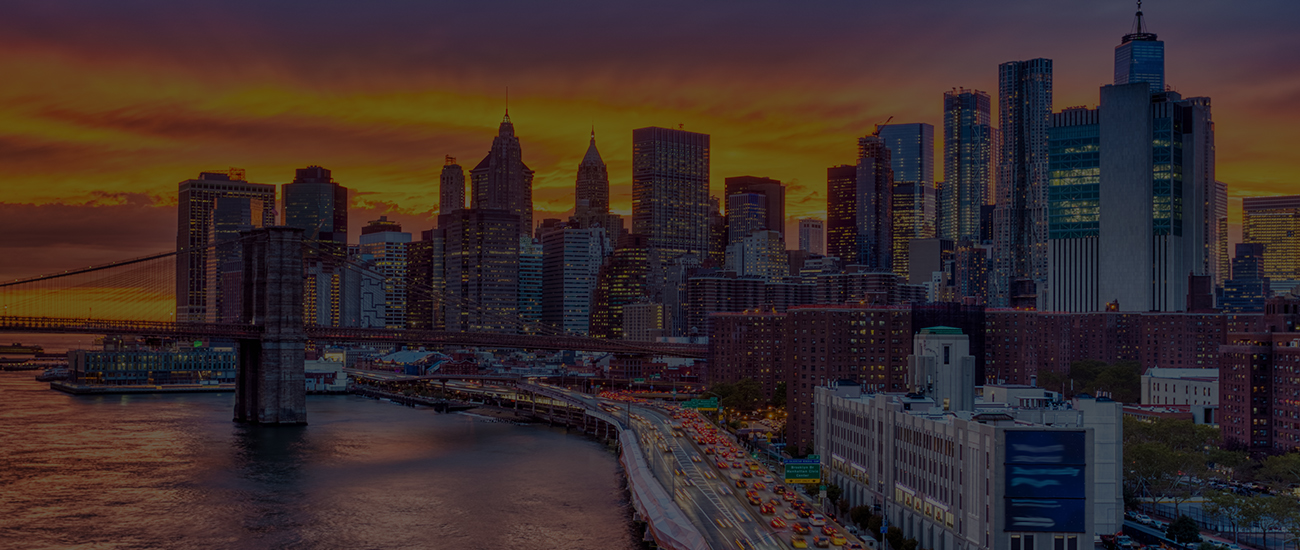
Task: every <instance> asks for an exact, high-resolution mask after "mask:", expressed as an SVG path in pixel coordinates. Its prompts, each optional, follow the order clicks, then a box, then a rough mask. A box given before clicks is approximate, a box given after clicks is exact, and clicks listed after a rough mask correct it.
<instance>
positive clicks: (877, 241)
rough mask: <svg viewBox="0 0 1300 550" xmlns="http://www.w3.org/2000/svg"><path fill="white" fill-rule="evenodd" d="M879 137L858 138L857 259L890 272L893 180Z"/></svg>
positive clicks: (886, 154) (858, 261)
mask: <svg viewBox="0 0 1300 550" xmlns="http://www.w3.org/2000/svg"><path fill="white" fill-rule="evenodd" d="M890 159H891V155H890V151H889V148H888V147H886V146H885V142H884V140H882V139H881V138H880V136H878V135H870V136H865V137H861V138H858V166H857V176H858V182H857V183H858V189H857V196H858V211H857V219H856V221H857V231H858V235H857V242H858V247H857V252H858V254H857V259H856V260H854V262H853V263H856V264H858V265H863V266H866V267H867V268H868V269H870V270H872V271H882V272H883V271H891V270H892V269H893V254H894V244H893V243H894V238H893V234H894V176H893V173H894V171H893V169H892V168H891V167H890V164H891V162H892V161H891V160H890Z"/></svg>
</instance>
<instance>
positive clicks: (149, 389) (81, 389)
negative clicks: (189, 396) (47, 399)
mask: <svg viewBox="0 0 1300 550" xmlns="http://www.w3.org/2000/svg"><path fill="white" fill-rule="evenodd" d="M50 389H52V390H59V391H61V392H64V393H70V394H72V395H115V394H136V393H221V392H232V391H235V385H234V384H214V385H204V386H200V385H198V384H194V385H180V384H177V385H162V386H105V385H100V384H74V383H72V382H65V381H56V382H50Z"/></svg>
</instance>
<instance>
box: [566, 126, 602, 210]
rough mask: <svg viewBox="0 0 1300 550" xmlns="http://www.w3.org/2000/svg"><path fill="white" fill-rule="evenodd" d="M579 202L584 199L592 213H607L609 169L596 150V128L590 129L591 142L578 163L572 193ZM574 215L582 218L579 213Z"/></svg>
mask: <svg viewBox="0 0 1300 550" xmlns="http://www.w3.org/2000/svg"><path fill="white" fill-rule="evenodd" d="M574 197H575V199H576V200H577V201H578V203H579V204H582V201H586V204H585V207H586V208H587V209H589V210H590V211H591V212H593V213H599V214H608V213H609V170H608V169H607V168H606V167H605V161H604V159H602V158H600V151H597V150H596V130H595V129H594V128H593V129H592V130H591V143H590V144H589V145H587V153H586V154H585V155H583V156H582V162H580V163H578V182H577V192H576V194H575V195H574ZM575 216H576V217H578V218H582V217H583V216H582V215H581V214H580V213H577V212H575Z"/></svg>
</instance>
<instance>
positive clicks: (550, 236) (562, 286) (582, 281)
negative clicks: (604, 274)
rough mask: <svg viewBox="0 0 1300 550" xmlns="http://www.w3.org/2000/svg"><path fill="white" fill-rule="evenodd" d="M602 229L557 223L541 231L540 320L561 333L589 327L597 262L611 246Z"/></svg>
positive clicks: (583, 331) (581, 331)
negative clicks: (550, 228)
mask: <svg viewBox="0 0 1300 550" xmlns="http://www.w3.org/2000/svg"><path fill="white" fill-rule="evenodd" d="M608 242H609V239H608V238H607V237H606V236H605V229H604V228H601V227H591V228H585V229H579V228H577V227H568V226H560V227H556V228H554V229H552V230H550V231H548V232H546V233H543V234H542V322H543V323H545V324H546V325H549V326H551V327H553V328H556V329H559V330H561V331H563V332H564V333H565V334H577V335H582V336H586V335H587V334H588V333H589V332H590V331H591V312H592V302H593V299H594V294H595V291H596V277H597V275H599V273H600V266H601V264H602V263H604V261H605V258H606V257H607V256H609V254H610V253H611V252H612V250H610V249H609V247H608Z"/></svg>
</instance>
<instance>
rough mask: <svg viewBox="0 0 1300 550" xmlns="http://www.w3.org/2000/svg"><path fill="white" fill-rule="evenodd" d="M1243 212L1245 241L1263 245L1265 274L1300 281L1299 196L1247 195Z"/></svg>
mask: <svg viewBox="0 0 1300 550" xmlns="http://www.w3.org/2000/svg"><path fill="white" fill-rule="evenodd" d="M1242 214H1243V222H1242V226H1241V229H1242V235H1241V236H1242V241H1243V242H1246V243H1254V244H1259V245H1262V246H1263V247H1264V250H1263V258H1262V262H1263V270H1264V276H1265V277H1268V278H1270V279H1275V280H1281V281H1296V280H1300V238H1297V236H1300V195H1290V196H1280V197H1246V198H1244V199H1242Z"/></svg>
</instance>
